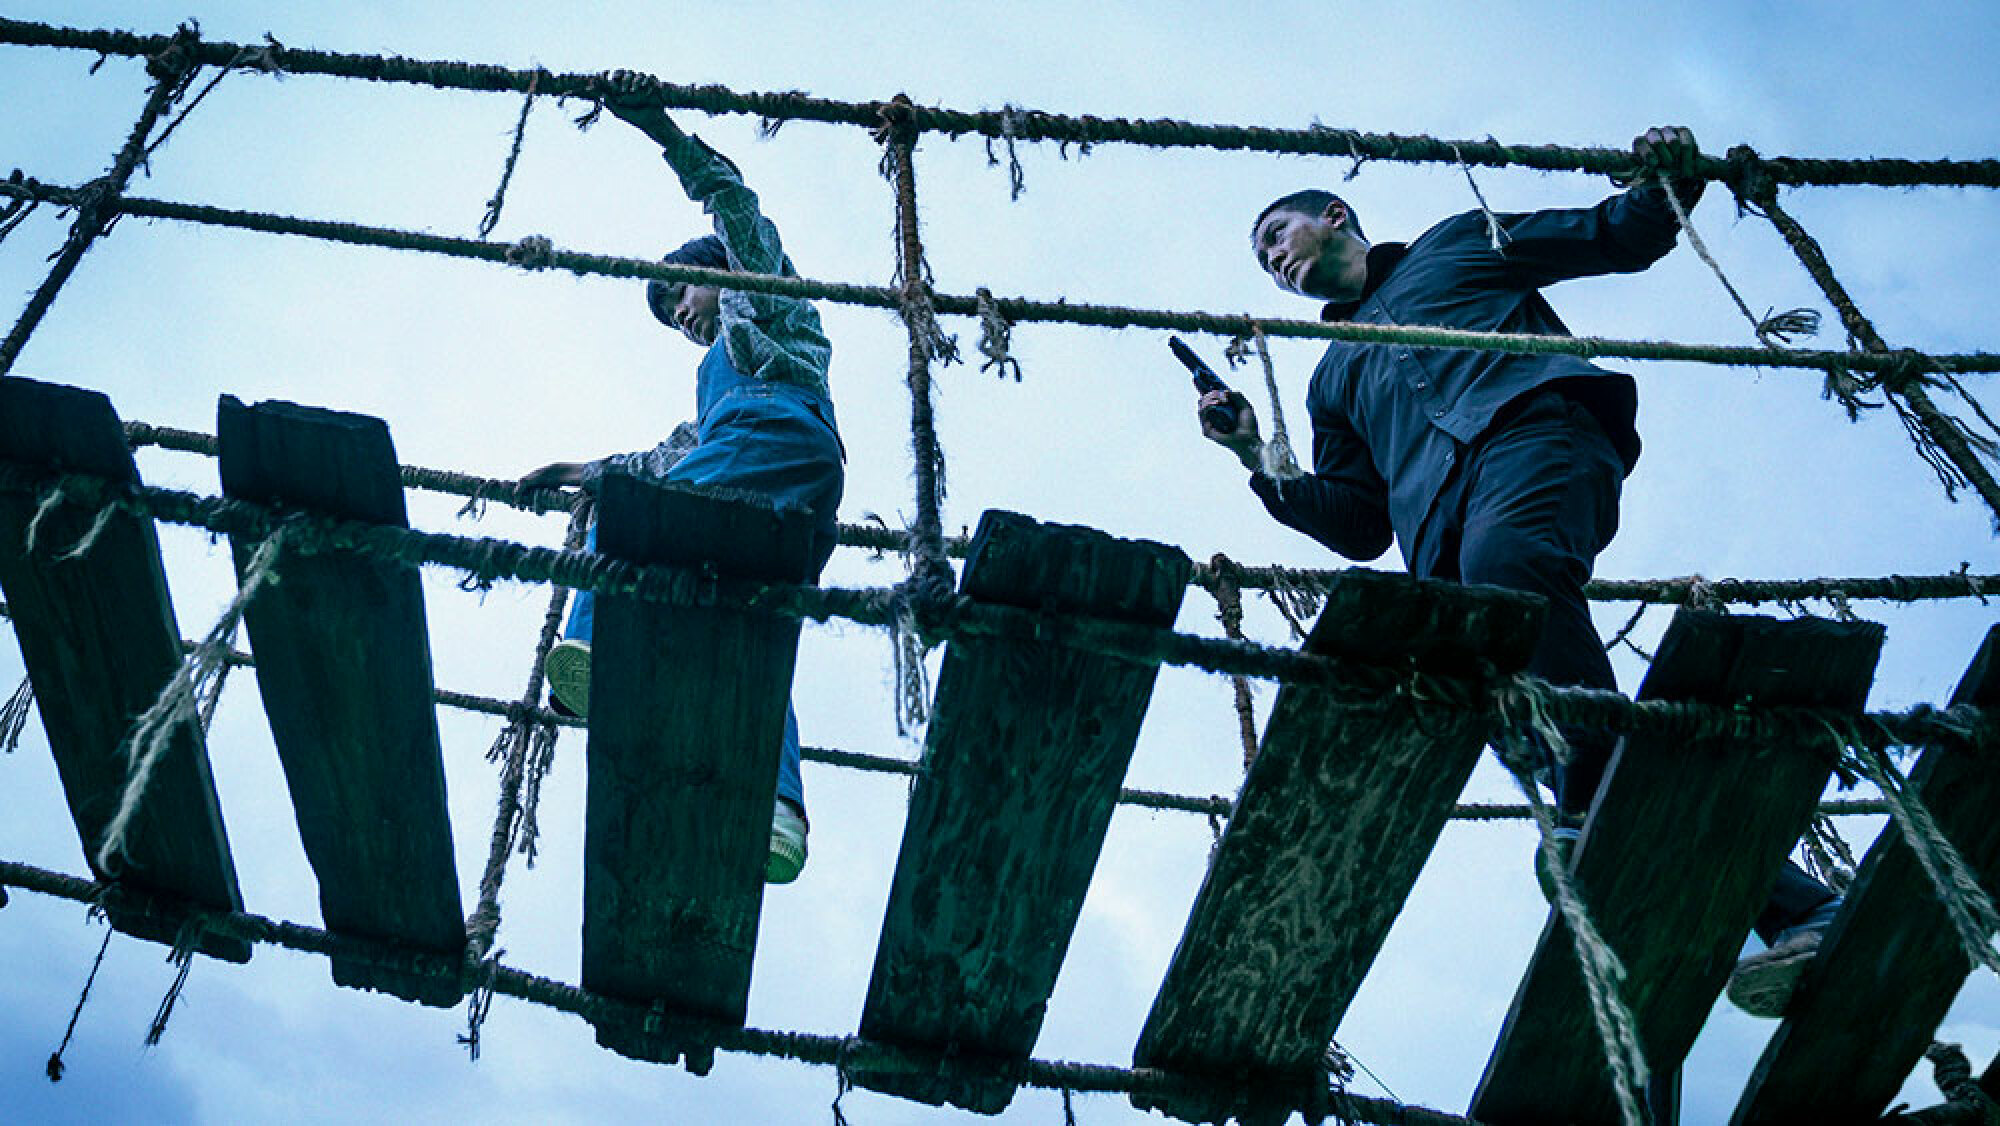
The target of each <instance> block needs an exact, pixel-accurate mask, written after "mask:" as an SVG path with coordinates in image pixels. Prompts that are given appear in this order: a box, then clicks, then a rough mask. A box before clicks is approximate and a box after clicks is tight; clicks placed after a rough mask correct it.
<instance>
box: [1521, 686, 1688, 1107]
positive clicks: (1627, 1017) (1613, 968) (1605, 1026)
mask: <svg viewBox="0 0 2000 1126" xmlns="http://www.w3.org/2000/svg"><path fill="white" fill-rule="evenodd" d="M1503 699H1504V697H1503ZM1518 703H1519V706H1520V707H1521V711H1522V720H1523V722H1521V723H1518V724H1512V725H1509V729H1508V732H1509V733H1508V734H1507V735H1506V737H1504V738H1502V739H1501V740H1499V741H1498V742H1497V743H1495V744H1494V750H1495V751H1496V752H1497V753H1498V754H1499V756H1500V761H1501V763H1502V764H1503V765H1504V766H1506V768H1507V771H1508V773H1509V774H1511V775H1513V777H1514V783H1515V785H1517V786H1518V787H1520V790H1521V792H1522V793H1523V794H1524V795H1526V796H1527V799H1528V805H1529V808H1530V809H1531V810H1533V812H1534V817H1535V827H1536V829H1538V830H1539V831H1540V833H1541V844H1540V845H1539V851H1540V853H1541V862H1540V863H1541V869H1542V870H1543V871H1546V872H1548V873H1549V875H1550V877H1551V883H1552V884H1553V885H1554V887H1555V906H1556V910H1557V911H1558V912H1560V913H1561V915H1562V917H1563V922H1564V923H1566V924H1568V928H1569V934H1570V942H1571V944H1572V945H1573V946H1574V947H1575V950H1576V961H1577V968H1578V969H1579V970H1580V971H1581V973H1582V975H1583V984H1584V990H1585V992H1586V993H1587V994H1588V995H1589V997H1590V1015H1591V1019H1592V1021H1593V1022H1594V1023H1595V1024H1596V1026H1597V1036H1598V1039H1599V1041H1600V1042H1601V1043H1602V1045H1603V1047H1604V1059H1605V1066H1606V1068H1607V1069H1608V1070H1609V1072H1610V1074H1611V1087H1612V1092H1613V1093H1614V1094H1615V1095H1616V1096H1617V1099H1618V1112H1619V1117H1620V1118H1621V1119H1622V1120H1623V1121H1624V1123H1625V1126H1645V1124H1646V1121H1647V1119H1646V1115H1645V1112H1644V1111H1643V1110H1642V1109H1641V1106H1640V1092H1641V1091H1643V1090H1644V1089H1645V1086H1646V1084H1647V1082H1648V1081H1649V1078H1650V1072H1649V1071H1648V1069H1647V1066H1646V1053H1645V1049H1644V1048H1643V1047H1641V1046H1640V1043H1639V1027H1638V1020H1637V1018H1636V1017H1634V1016H1633V1015H1632V1010H1631V1008H1630V1006H1628V1005H1627V1004H1626V1003H1625V999H1624V996H1623V994H1622V993H1621V988H1622V986H1623V985H1624V983H1625V965H1624V963H1623V962H1622V961H1620V960H1619V957H1618V954H1617V952H1616V951H1614V950H1612V949H1611V947H1610V945H1609V944H1608V943H1606V942H1605V941H1604V936H1603V935H1602V934H1601V933H1599V932H1598V930H1597V924H1596V923H1595V922H1593V921H1592V920H1591V918H1590V914H1589V912H1588V911H1587V910H1585V908H1584V905H1583V899H1582V897H1581V896H1580V895H1579V894H1578V893H1577V889H1576V883H1575V881H1574V880H1572V879H1571V878H1570V872H1569V866H1568V865H1566V864H1564V863H1563V862H1562V854H1561V853H1560V852H1558V851H1557V850H1556V838H1555V830H1556V815H1555V811H1554V810H1552V809H1550V808H1549V804H1548V802H1547V801H1545V800H1544V799H1543V798H1542V791H1541V787H1540V786H1537V785H1536V784H1535V770H1536V767H1537V766H1538V765H1539V763H1538V757H1539V756H1538V755H1537V753H1536V750H1535V748H1534V746H1533V745H1532V744H1531V742H1530V741H1529V739H1528V738H1527V736H1526V735H1525V732H1527V731H1529V730H1532V731H1533V732H1534V733H1535V734H1536V735H1538V736H1540V738H1541V739H1542V740H1543V741H1545V742H1546V743H1547V745H1548V746H1549V747H1551V748H1552V749H1553V751H1554V754H1555V757H1556V758H1557V759H1558V760H1559V761H1567V760H1568V758H1569V748H1568V745H1567V743H1566V742H1565V741H1564V739H1563V736H1562V731H1561V730H1560V729H1559V728H1558V727H1557V726H1556V724H1555V723H1554V722H1553V721H1552V720H1551V719H1550V718H1549V716H1548V715H1547V713H1546V712H1545V711H1543V710H1542V709H1541V708H1540V707H1539V706H1538V704H1537V703H1536V701H1535V700H1534V699H1533V698H1532V697H1527V698H1524V699H1521V700H1519V701H1518ZM1503 706H1504V705H1503Z"/></svg>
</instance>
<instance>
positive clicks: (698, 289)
mask: <svg viewBox="0 0 2000 1126" xmlns="http://www.w3.org/2000/svg"><path fill="white" fill-rule="evenodd" d="M670 292H671V294H672V296H673V298H674V316H673V320H674V327H675V328H678V329H680V330H681V335H683V336H685V337H687V338H688V339H689V340H692V341H694V342H695V343H696V344H699V345H700V346H702V347H703V348H706V347H708V346H709V345H711V344H713V343H715V331H716V325H717V324H718V323H720V321H721V317H722V290H721V289H719V288H718V287H716V286H712V285H685V284H682V283H678V282H676V283H674V286H673V288H672V290H671V291H670Z"/></svg>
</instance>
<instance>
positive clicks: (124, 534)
mask: <svg viewBox="0 0 2000 1126" xmlns="http://www.w3.org/2000/svg"><path fill="white" fill-rule="evenodd" d="M0 460H5V461H9V462H13V463H16V465H17V466H19V467H22V468H25V469H28V470H29V471H31V472H36V473H41V472H46V473H49V474H55V473H58V472H78V473H89V474H95V475H98V476H102V477H107V478H110V479H112V480H114V481H118V482H124V483H132V484H136V483H137V482H138V480H139V470H138V466H137V465H135V464H134V463H133V461H132V455H131V452H130V451H129V450H127V449H126V446H125V431H124V427H123V426H122V425H121V424H120V423H119V421H118V415H117V413H116V412H115V411H113V410H112V407H111V401H110V400H109V399H107V398H105V397H104V396H103V395H100V394H98V393H97V392H94V391H83V390H79V389H77V388H73V387H60V386H55V385H52V384H44V383H35V382H32V381H30V380H26V379H21V378H18V377H9V378H6V379H0ZM39 501H40V498H39V496H37V495H36V493H34V492H17V491H6V490H0V591H4V592H5V595H6V599H7V603H8V607H9V610H10V612H11V613H12V614H13V617H14V634H15V636H16V637H17V638H18V639H19V640H20V645H21V657H22V660H23V661H24V662H25V663H26V665H27V668H28V676H29V678H30V679H31V680H33V681H34V685H35V703H36V706H37V707H38V708H39V709H40V711H41V715H42V725H43V727H44V728H45V729H46V730H47V731H48V737H49V748H50V750H51V751H52V752H53V754H54V756H55V760H56V772H57V774H58V775H59V776H60V777H61V779H62V786H63V795H64V797H65V798H66V799H67V800H68V802H69V808H70V815H71V817H72V818H73V819H74V821H75V822H76V830H77V836H78V838H79V840H80V841H81V842H82V844H83V851H84V856H85V858H86V859H87V860H88V861H89V863H90V868H91V872H92V873H93V874H94V875H95V876H96V877H97V878H98V879H100V880H103V879H109V878H112V876H113V874H112V873H107V872H105V871H104V870H103V869H102V868H100V867H99V866H98V863H97V850H98V846H99V844H100V843H101V842H102V841H103V839H104V832H105V830H106V828H108V827H109V825H110V822H111V820H112V817H113V816H114V815H115V814H116V812H117V809H118V803H119V799H120V796H121V794H122V793H123V791H124V789H125V778H126V766H127V760H126V757H125V753H124V748H123V744H124V741H125V736H126V734H127V732H129V731H130V730H131V729H132V724H133V721H135V720H136V719H138V717H139V716H140V714H141V713H143V712H144V711H145V710H146V709H147V708H149V707H151V706H152V705H153V701H154V700H155V699H157V698H158V697H159V694H160V691H161V689H162V688H164V687H165V686H166V684H167V682H168V681H169V680H171V679H172V678H173V675H174V673H175V671H176V670H178V669H179V668H180V665H181V641H180V638H181V634H180V629H179V626H178V625H177V624H176V623H175V621H174V609H173V602H172V600H171V598H169V596H168V593H167V576H166V571H165V569H164V567H163V566H162V565H161V562H160V541H159V535H158V533H157V532H156V531H155V529H154V527H153V522H152V521H151V520H149V519H142V518H140V517H137V516H134V515H132V514H130V513H128V512H117V513H114V514H113V515H112V516H110V518H109V519H107V520H106V521H105V523H104V525H103V526H102V528H101V529H99V530H97V531H96V532H95V540H94V543H93V546H92V547H91V548H90V550H89V551H87V552H85V553H83V554H82V555H80V556H78V557H76V558H74V559H68V560H64V559H59V558H58V556H60V555H62V554H63V553H64V552H65V551H67V550H68V549H69V548H70V547H71V546H72V545H74V544H76V543H78V542H79V541H81V540H82V539H83V538H84V537H85V536H86V535H88V534H91V529H92V524H93V521H94V520H95V518H96V514H95V513H94V512H91V511H86V510H85V509H83V508H82V507H80V506H77V505H63V506H61V507H58V508H56V509H54V510H52V511H50V512H49V513H47V514H46V516H44V518H43V519H42V521H41V523H40V526H39V527H38V528H37V542H36V549H35V550H34V551H33V552H29V551H28V550H27V531H28V527H29V525H30V523H32V522H33V521H34V519H35V517H36V514H37V508H38V505H39ZM115 876H116V879H118V880H119V881H120V882H123V883H127V884H131V885H134V886H137V887H141V888H143V889H145V890H146V891H148V892H150V893H152V894H154V895H158V896H162V897H165V898H167V899H168V900H180V901H183V902H186V903H188V904H190V905H191V906H194V907H199V908H204V909H208V910H221V911H240V910H242V909H243V896H242V893H241V892H240V891H239V890H238V888H237V885H236V867H235V864H234V862H233V861H232V860H231V858H230V854H229V838H228V835H227V834H226V833H225V832H224V831H223V826H222V811H221V807H220V805H219V803H218V802H217V799H216V794H215V780H214V778H213V777H212V776H211V774H210V772H209V762H208V750H207V745H206V743H205V742H204V740H203V738H202V733H201V726H200V724H199V723H197V722H196V721H195V720H194V719H193V718H192V717H190V718H189V719H188V720H186V721H185V722H182V723H179V724H176V725H175V726H174V727H173V729H172V734H171V737H170V741H169V743H168V746H167V749H166V750H165V752H163V754H162V755H161V757H160V759H159V761H158V764H157V765H156V766H155V768H154V770H153V774H152V778H151V780H150V781H149V782H148V784H147V786H146V791H145V795H144V800H143V802H142V804H141V805H140V807H139V811H138V814H137V815H136V817H135V818H134V819H133V821H132V823H131V826H130V828H129V830H128V831H127V833H126V836H125V847H124V851H123V854H122V862H121V863H120V865H119V867H118V870H117V872H116V873H115ZM111 921H112V923H113V924H114V925H116V926H117V927H118V928H119V929H121V930H124V931H126V932H127V933H129V934H134V935H137V936H139V937H141V938H147V939H151V940H153V941H156V942H165V943H172V942H173V941H174V939H175V933H174V932H175V930H176V928H175V927H173V926H171V925H167V926H162V925H158V924H155V923H149V922H144V921H141V920H139V919H137V918H126V917H122V916H121V915H120V914H118V913H117V912H116V911H114V912H113V914H112V920H111ZM200 949H201V950H202V951H203V952H204V953H207V954H210V955H213V956H215V957H218V958H224V959H227V960H229V961H232V962H245V961H248V960H249V958H250V946H249V944H248V943H245V942H241V941H239V940H235V939H226V938H221V937H216V936H209V937H207V938H204V939H203V941H202V943H201V945H200Z"/></svg>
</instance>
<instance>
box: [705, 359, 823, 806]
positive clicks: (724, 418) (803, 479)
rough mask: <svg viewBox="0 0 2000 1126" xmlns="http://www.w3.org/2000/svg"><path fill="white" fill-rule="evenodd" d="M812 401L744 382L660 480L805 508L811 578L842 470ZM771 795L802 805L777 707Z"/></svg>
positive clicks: (795, 758)
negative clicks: (779, 738) (809, 522)
mask: <svg viewBox="0 0 2000 1126" xmlns="http://www.w3.org/2000/svg"><path fill="white" fill-rule="evenodd" d="M817 408H818V397H817V396H815V395H812V394H811V393H810V392H803V391H800V390H799V389H797V388H791V387H783V386H775V385H764V384H748V385H746V386H744V387H743V388H741V389H739V390H737V391H733V392H731V393H730V394H729V395H728V396H726V397H725V398H724V399H723V400H722V401H721V402H719V403H718V404H717V407H716V409H715V410H714V411H712V412H711V414H710V416H709V417H708V418H707V419H705V420H703V422H702V427H701V440H700V443H699V444H698V445H696V446H695V448H694V449H693V450H692V451H690V452H689V453H688V455H687V457H685V458H683V459H682V460H681V461H680V462H679V463H678V464H677V465H675V466H674V468H673V469H672V470H671V471H670V472H669V473H668V474H667V480H669V481H676V482H682V483H686V484H694V485H711V486H718V487H726V488H732V489H742V490H745V491H747V492H755V493H759V494H761V495H763V496H767V497H769V498H771V499H772V500H774V501H776V502H778V503H780V504H794V505H799V506H802V507H804V508H806V509H808V510H809V511H811V512H812V514H813V527H814V535H813V553H812V557H811V559H810V560H809V561H808V567H807V571H808V573H807V576H806V578H807V581H809V582H817V581H818V580H819V573H820V571H821V569H823V568H824V567H825V566H826V563H827V560H828V558H830V557H831V556H832V554H833V548H834V541H835V533H836V523H835V512H836V510H837V509H838V507H839V505H840V496H841V491H842V489H843V487H844V484H845V475H844V473H843V471H842V468H841V460H840V459H841V454H840V440H839V438H838V437H836V436H835V434H834V432H833V428H832V426H831V424H830V423H829V422H828V421H827V419H828V417H830V412H822V411H821V410H819V409H817ZM777 792H778V796H779V797H781V798H785V799H787V800H789V801H791V802H793V803H794V804H796V805H797V806H798V807H799V808H800V809H801V810H803V809H804V808H805V782H804V778H803V775H802V773H801V771H800V755H799V724H798V715H797V712H796V710H795V709H793V708H792V707H791V706H790V705H787V706H786V708H785V733H784V742H783V744H782V745H781V748H780V752H779V759H778V791H777Z"/></svg>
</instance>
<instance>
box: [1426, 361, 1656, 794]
mask: <svg viewBox="0 0 2000 1126" xmlns="http://www.w3.org/2000/svg"><path fill="white" fill-rule="evenodd" d="M1467 461H1468V464H1467V466H1466V470H1465V472H1466V474H1467V477H1466V480H1465V482H1464V483H1463V487H1462V491H1461V492H1460V494H1459V498H1460V501H1461V503H1462V509H1461V511H1462V517H1461V519H1460V521H1459V527H1458V544H1457V553H1456V562H1457V571H1458V577H1459V578H1460V579H1461V580H1463V581H1464V582H1468V583H1484V584H1490V585H1493V586H1500V587H1506V588H1508V589H1510V590H1519V591H1526V592H1529V593H1532V594H1539V595H1541V596H1542V597H1543V598H1546V599H1547V600H1548V604H1549V615H1548V619H1547V624H1546V625H1545V626H1544V627H1543V630H1542V636H1541V639H1540V640H1539V641H1538V642H1537V644H1536V646H1535V651H1534V654H1533V655H1532V657H1531V658H1530V659H1529V662H1528V671H1529V672H1530V673H1532V674H1534V675H1535V676H1537V677H1539V678H1541V679H1543V680H1546V681H1548V682H1549V683H1551V684H1558V685H1578V686H1582V687H1586V688H1597V689H1604V690H1607V691H1617V688H1618V682H1617V679H1616V678H1615V677H1614V676H1613V675H1612V671H1611V660H1610V658H1609V657H1607V656H1606V655H1605V652H1604V645H1603V642H1602V641H1601V640H1600V639H1599V638H1598V636H1597V627H1596V626H1595V625H1593V624H1592V622H1591V620H1590V604H1589V602H1588V601H1587V600H1586V599H1585V598H1584V596H1583V585H1584V583H1586V582H1588V581H1589V580H1590V571H1591V566H1592V564H1593V563H1594V562H1595V560H1596V558H1597V555H1598V553H1599V552H1601V551H1603V550H1604V548H1605V546H1606V545H1607V544H1609V543H1610V542H1611V538H1612V536H1613V535H1615V534H1616V533H1617V531H1618V497H1619V492H1620V490H1621V488H1622V487H1623V483H1624V477H1625V466H1624V463H1623V462H1622V461H1620V460H1619V458H1618V453H1617V451H1616V449H1614V448H1613V447H1612V445H1611V442H1610V440H1609V439H1608V438H1606V437H1605V436H1604V433H1603V431H1602V430H1601V429H1599V427H1598V425H1597V422H1596V420H1595V419H1594V418H1592V417H1591V416H1590V413H1589V412H1588V411H1586V410H1585V409H1583V408H1582V407H1580V406H1578V405H1577V404H1575V403H1573V402H1571V401H1570V400H1568V399H1566V398H1564V397H1562V396H1561V395H1558V394H1554V393H1544V394H1543V395H1541V396H1540V397H1539V398H1538V399H1536V400H1535V401H1534V402H1532V403H1531V404H1530V405H1528V406H1527V407H1526V408H1525V409H1523V410H1521V411H1520V412H1519V413H1518V414H1517V415H1516V416H1515V417H1514V418H1513V419H1512V420H1511V422H1509V423H1508V424H1507V425H1506V426H1504V427H1503V428H1502V429H1501V430H1500V431H1498V432H1496V433H1493V434H1490V435H1488V436H1487V437H1485V438H1483V439H1482V440H1481V441H1480V442H1479V443H1478V444H1476V445H1475V446H1474V448H1473V449H1472V450H1471V451H1470V452H1469V455H1468V459H1467ZM1563 736H1564V738H1565V740H1566V741H1567V742H1568V743H1569V745H1570V751H1571V760H1570V763H1569V765H1568V766H1567V767H1560V766H1559V767H1558V768H1557V770H1556V794H1557V801H1558V804H1559V805H1560V807H1561V809H1562V811H1563V812H1564V813H1569V814H1581V813H1584V812H1586V811H1587V810H1588V809H1589V808H1590V800H1591V798H1592V797H1593V796H1594V795H1595V794H1596V792H1597V786H1598V783H1599V781H1600V780H1601V779H1602V778H1603V776H1604V769H1605V767H1606V766H1607V765H1608V764H1609V762H1610V759H1611V751H1612V747H1613V744H1614V740H1613V739H1612V737H1611V736H1610V735H1609V734H1608V733H1605V732H1601V731H1584V730H1572V729H1565V730H1564V732H1563Z"/></svg>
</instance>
